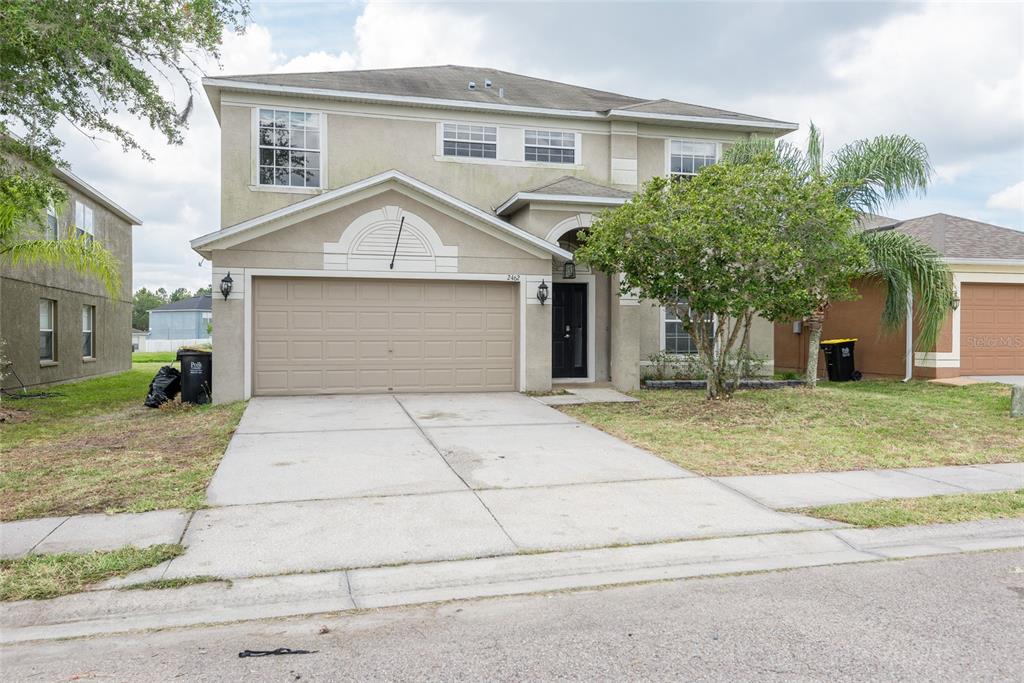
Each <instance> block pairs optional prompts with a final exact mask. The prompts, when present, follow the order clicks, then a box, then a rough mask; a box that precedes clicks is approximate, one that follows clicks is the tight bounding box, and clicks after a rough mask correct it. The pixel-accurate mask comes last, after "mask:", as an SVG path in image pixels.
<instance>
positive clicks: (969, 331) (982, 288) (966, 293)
mask: <svg viewBox="0 0 1024 683" xmlns="http://www.w3.org/2000/svg"><path fill="white" fill-rule="evenodd" d="M960 373H961V374H964V375H1020V374H1024V285H989V284H976V283H975V284H969V283H965V284H963V285H962V286H961V288H960Z"/></svg>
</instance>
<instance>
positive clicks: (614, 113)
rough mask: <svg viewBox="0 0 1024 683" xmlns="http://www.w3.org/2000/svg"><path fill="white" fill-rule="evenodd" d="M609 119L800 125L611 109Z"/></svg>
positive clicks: (784, 127) (779, 126)
mask: <svg viewBox="0 0 1024 683" xmlns="http://www.w3.org/2000/svg"><path fill="white" fill-rule="evenodd" d="M608 118H610V119H639V120H641V121H647V120H653V121H673V122H676V123H709V124H712V125H715V126H734V127H740V128H767V129H768V130H797V129H798V128H799V127H800V124H797V123H791V122H789V121H745V120H741V119H722V118H714V117H711V116H686V115H684V114H656V113H653V112H646V111H629V110H628V109H612V110H611V111H609V112H608Z"/></svg>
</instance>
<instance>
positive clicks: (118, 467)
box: [0, 363, 243, 521]
mask: <svg viewBox="0 0 1024 683" xmlns="http://www.w3.org/2000/svg"><path fill="white" fill-rule="evenodd" d="M158 367H159V364H155V363H154V364H148V363H147V364H139V365H137V366H136V367H135V368H134V369H133V370H131V371H129V372H126V373H121V374H120V375H115V376H111V377H103V378H98V379H92V380H85V381H82V382H76V383H74V384H67V385H62V386H59V387H55V388H54V389H53V391H55V392H59V393H60V394H61V395H60V396H54V397H50V398H32V399H22V400H19V401H5V406H7V407H10V406H9V404H10V403H16V404H17V405H16V408H17V410H18V411H19V412H23V413H25V415H23V416H21V418H20V419H19V421H18V422H16V423H12V424H5V425H4V426H3V460H2V463H0V496H2V501H3V502H2V504H0V520H5V521H6V520H14V519H25V518H30V517H46V516H51V515H70V514H80V513H85V512H144V511H147V510H157V509H163V508H173V507H186V508H195V507H201V506H202V505H203V502H204V495H205V490H206V486H207V484H208V483H209V480H210V477H212V476H213V472H214V470H215V469H216V468H217V464H218V463H219V462H220V459H221V456H222V455H223V453H224V448H225V447H226V446H227V442H228V440H229V439H230V436H231V433H232V432H233V431H234V428H235V426H236V425H237V424H238V419H239V418H240V417H241V413H242V409H243V404H241V403H235V404H228V405H218V406H188V405H182V404H177V403H176V404H168V405H167V406H165V407H163V408H160V409H156V410H154V409H150V408H145V407H143V405H142V401H143V400H144V399H145V395H146V390H147V387H148V385H149V380H150V379H152V376H153V374H154V373H155V372H156V370H157V368H158Z"/></svg>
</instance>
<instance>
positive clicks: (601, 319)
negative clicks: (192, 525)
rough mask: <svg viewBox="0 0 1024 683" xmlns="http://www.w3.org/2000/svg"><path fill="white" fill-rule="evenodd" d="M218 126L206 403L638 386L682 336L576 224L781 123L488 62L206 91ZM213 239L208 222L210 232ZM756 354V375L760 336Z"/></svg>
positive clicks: (764, 338)
mask: <svg viewBox="0 0 1024 683" xmlns="http://www.w3.org/2000/svg"><path fill="white" fill-rule="evenodd" d="M204 86H205V89H206V92H207V95H208V97H209V100H210V103H211V104H212V106H213V110H214V112H215V114H216V116H217V118H218V120H219V121H220V127H221V218H220V226H219V229H215V230H213V231H212V232H210V233H209V234H206V235H203V236H202V237H198V238H196V239H194V240H193V241H192V247H193V248H194V249H195V250H196V251H197V252H198V253H199V254H201V255H202V256H203V257H204V258H207V259H209V260H210V261H212V264H213V288H214V292H219V291H220V290H221V281H222V280H224V279H225V278H226V277H227V276H229V275H230V280H231V285H232V286H231V289H230V292H229V293H228V295H227V297H224V296H221V295H220V294H217V295H215V297H214V303H213V313H214V316H215V317H216V320H217V324H216V325H215V327H214V331H213V340H214V354H215V360H216V362H215V363H214V364H213V367H214V382H213V390H214V396H215V399H216V400H218V401H227V400H235V399H240V398H248V397H249V396H251V395H259V394H316V393H344V392H389V391H394V392H400V391H470V390H472V391H491V390H494V391H505V390H509V391H511V390H520V391H525V390H530V391H544V390H548V389H550V388H551V386H552V382H595V381H611V382H612V383H613V384H614V385H615V386H616V387H619V388H621V389H633V388H636V387H637V386H638V385H639V379H640V373H641V366H642V365H644V364H645V363H648V358H649V357H650V356H651V355H653V354H658V353H660V352H662V351H665V352H668V353H669V354H688V353H691V352H692V351H693V347H692V343H691V340H690V339H689V338H688V337H687V335H686V334H685V333H684V332H683V331H682V330H681V326H680V324H679V322H678V321H677V320H674V319H673V318H672V316H671V315H669V314H667V313H666V312H665V311H664V310H662V309H661V308H660V307H658V306H654V305H651V304H650V303H649V302H644V301H638V300H637V298H636V297H634V296H630V295H623V294H620V292H619V286H618V279H617V275H616V274H614V273H612V274H607V273H599V272H591V271H590V270H588V269H587V268H585V267H582V266H577V267H575V268H573V265H574V264H573V254H572V252H573V249H574V248H575V245H576V244H577V234H578V231H580V230H582V229H585V228H587V227H588V226H590V225H591V221H593V219H594V216H595V214H597V213H598V212H600V211H602V210H604V209H607V208H609V207H615V206H618V205H620V204H622V203H623V202H625V201H626V199H627V198H628V197H630V196H631V195H632V194H633V193H634V192H635V191H636V190H637V189H638V187H639V186H640V185H641V184H642V183H643V182H644V181H646V180H648V179H650V178H652V177H654V176H660V175H678V176H688V175H692V174H694V173H696V172H698V171H699V170H700V169H701V168H702V167H704V166H706V165H708V164H713V163H715V162H716V161H718V160H719V159H720V158H721V155H722V152H723V149H725V148H727V147H728V146H729V145H730V144H731V143H733V142H735V141H737V140H743V139H748V138H750V137H752V136H767V137H772V138H773V137H777V136H780V135H783V134H785V133H788V132H790V131H792V130H794V129H795V128H796V125H795V124H792V123H787V122H785V121H778V120H774V119H770V118H764V117H760V116H749V115H746V114H737V113H735V112H731V111H724V110H721V109H714V108H711V107H705V106H699V105H693V104H684V103H682V102H676V101H673V100H667V99H659V100H647V99H643V98H637V97H629V96H625V95H619V94H615V93H610V92H603V91H600V90H593V89H590V88H585V87H579V86H574V85H567V84H564V83H557V82H553V81H548V80H542V79H538V78H530V77H526V76H521V75H517V74H512V73H508V72H504V71H497V70H494V69H486V68H477V67H464V66H439V67H423V68H409V69H385V70H375V71H346V72H333V73H307V74H263V75H251V76H232V77H218V78H208V79H206V80H204ZM211 227H212V226H211ZM751 341H752V343H751V350H752V351H753V352H754V353H755V354H757V355H760V356H761V357H763V358H764V359H765V360H766V361H767V363H766V365H765V371H767V372H770V371H771V368H772V365H771V360H772V357H773V351H772V344H773V326H772V325H771V324H769V323H767V322H766V321H763V320H757V321H756V322H755V324H754V327H753V329H752V340H751Z"/></svg>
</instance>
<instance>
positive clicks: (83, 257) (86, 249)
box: [0, 202, 121, 297]
mask: <svg viewBox="0 0 1024 683" xmlns="http://www.w3.org/2000/svg"><path fill="white" fill-rule="evenodd" d="M32 218H33V217H32V216H31V215H26V213H25V210H24V209H22V208H21V207H20V206H18V205H17V204H16V203H14V202H12V203H0V262H5V263H9V264H10V265H12V266H13V265H16V264H18V263H25V264H28V265H32V264H43V265H52V266H66V267H69V268H71V269H72V270H74V271H76V272H78V273H81V274H83V275H88V276H92V277H94V278H96V279H97V280H99V281H100V282H101V283H102V284H103V286H104V288H105V289H106V290H107V292H108V293H109V294H110V296H111V297H116V296H118V295H119V294H120V291H121V272H120V269H119V265H120V264H119V262H118V260H117V258H116V257H115V256H114V255H113V254H112V253H110V251H109V250H108V249H107V248H106V247H104V246H103V245H101V244H100V243H99V242H97V241H95V240H93V239H91V238H89V237H88V236H86V235H81V236H75V235H73V234H68V235H65V236H63V237H62V238H61V239H55V240H54V239H39V235H38V234H35V233H36V232H38V231H36V230H33V227H32V223H33V221H32Z"/></svg>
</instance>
